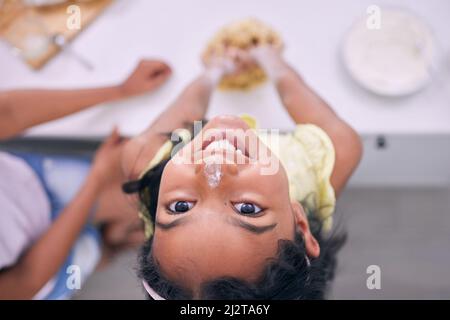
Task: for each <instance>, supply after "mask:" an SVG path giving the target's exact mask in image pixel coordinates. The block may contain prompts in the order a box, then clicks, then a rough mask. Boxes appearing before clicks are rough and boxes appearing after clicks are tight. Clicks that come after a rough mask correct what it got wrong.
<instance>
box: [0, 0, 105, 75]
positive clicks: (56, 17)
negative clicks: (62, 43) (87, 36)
mask: <svg viewBox="0 0 450 320" xmlns="http://www.w3.org/2000/svg"><path fill="white" fill-rule="evenodd" d="M4 1H5V2H4V5H3V6H2V7H1V8H0V37H1V38H3V39H4V40H6V41H7V42H9V43H10V44H11V45H12V47H13V48H16V50H17V52H19V53H21V57H22V58H23V59H24V60H25V62H26V63H27V64H28V65H30V66H31V67H32V68H34V69H40V68H41V67H43V66H44V65H45V64H46V63H47V62H48V61H49V60H50V59H51V58H52V57H54V56H55V55H56V54H57V53H58V52H59V51H60V48H59V47H58V46H57V45H55V44H53V43H51V42H50V40H49V39H50V38H51V36H52V35H54V34H61V35H63V36H64V37H65V39H66V41H67V42H69V41H71V40H72V39H73V38H75V37H76V36H77V35H78V34H79V33H80V32H82V31H83V30H85V29H86V28H87V27H88V25H89V24H90V23H91V22H92V21H94V20H95V18H97V17H98V16H99V15H100V14H101V13H102V12H103V11H104V10H105V9H106V7H107V6H109V5H110V4H111V3H112V1H113V0H91V1H75V0H73V1H67V2H65V3H63V4H59V5H53V6H48V7H26V6H24V5H22V4H21V2H20V1H17V0H4ZM73 4H76V5H78V6H79V7H80V10H81V18H80V20H81V28H80V29H69V28H68V27H67V19H68V18H69V17H70V13H68V12H67V8H68V6H70V5H73ZM30 38H34V39H33V40H34V41H35V42H34V45H33V46H30ZM36 38H39V39H41V40H42V39H47V41H48V42H46V41H44V43H46V44H45V45H42V41H40V45H39V48H40V49H39V50H38V51H36V50H35V51H34V53H33V54H29V51H30V50H28V54H26V53H25V54H24V52H26V50H25V48H30V47H32V48H36Z"/></svg>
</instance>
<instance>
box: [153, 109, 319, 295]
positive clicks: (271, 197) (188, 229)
mask: <svg viewBox="0 0 450 320" xmlns="http://www.w3.org/2000/svg"><path fill="white" fill-rule="evenodd" d="M220 140H226V141H227V142H225V141H221V142H218V141H220ZM252 144H253V145H252ZM274 165H275V166H274ZM269 166H270V169H268V167H269ZM274 168H276V170H274ZM296 227H300V229H301V230H300V231H302V232H303V235H304V237H305V240H306V245H307V250H308V253H309V254H310V255H311V256H316V255H318V250H319V249H318V245H317V242H315V239H314V238H313V237H312V235H311V234H310V232H309V227H308V225H307V219H306V218H305V216H304V214H303V210H302V208H301V206H300V205H298V204H297V203H291V200H290V198H289V185H288V179H287V176H286V173H285V171H284V169H283V167H282V166H281V164H280V163H279V160H278V159H277V158H276V156H275V155H274V154H273V153H272V152H271V151H270V150H269V149H268V148H267V147H266V146H265V145H264V144H263V143H262V142H260V140H259V139H258V138H257V136H256V134H255V133H254V132H253V131H252V130H249V127H248V125H247V124H246V123H245V122H244V121H242V120H241V119H240V118H237V117H231V116H221V117H216V118H214V119H212V120H211V121H210V122H208V124H207V125H206V126H205V127H204V128H203V129H202V131H201V132H200V133H199V134H198V135H197V136H196V137H195V138H194V139H193V140H192V141H191V142H190V143H189V144H187V145H186V146H185V147H183V148H182V149H181V150H180V151H179V152H178V153H177V154H176V155H175V156H174V157H173V158H172V160H170V161H169V162H168V164H167V165H166V167H165V169H164V172H163V176H162V178H161V185H160V191H159V199H158V207H157V213H156V222H155V234H154V239H153V255H154V257H155V259H156V260H157V261H158V262H159V264H160V267H161V269H162V271H163V273H164V274H165V276H166V277H168V278H169V279H171V280H173V281H176V282H178V283H181V284H182V285H184V286H186V287H188V288H191V289H192V290H194V292H195V290H196V289H198V286H199V285H200V284H201V283H202V282H204V281H208V280H212V279H215V278H218V277H222V276H232V277H237V278H240V279H244V280H247V281H255V280H257V278H258V277H259V276H260V275H261V273H262V271H263V268H264V266H265V265H266V263H267V259H268V258H271V257H274V256H275V255H276V253H277V249H278V240H281V239H287V240H293V239H294V231H295V229H296Z"/></svg>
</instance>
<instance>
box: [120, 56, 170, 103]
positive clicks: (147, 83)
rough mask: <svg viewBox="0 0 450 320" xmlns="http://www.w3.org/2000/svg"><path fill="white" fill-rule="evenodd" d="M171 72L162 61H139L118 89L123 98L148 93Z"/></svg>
mask: <svg viewBox="0 0 450 320" xmlns="http://www.w3.org/2000/svg"><path fill="white" fill-rule="evenodd" d="M171 73H172V70H171V69H170V67H169V66H168V65H167V64H165V63H164V62H162V61H158V60H141V61H140V62H139V64H138V65H137V67H136V68H135V69H134V71H133V72H132V73H131V75H130V76H129V77H128V79H126V80H125V82H123V83H122V84H121V85H120V87H121V91H122V93H123V94H124V95H125V96H134V95H139V94H143V93H145V92H150V91H153V90H155V89H156V88H158V87H159V86H160V85H162V84H163V83H164V82H165V81H166V80H167V79H168V78H169V76H170V75H171Z"/></svg>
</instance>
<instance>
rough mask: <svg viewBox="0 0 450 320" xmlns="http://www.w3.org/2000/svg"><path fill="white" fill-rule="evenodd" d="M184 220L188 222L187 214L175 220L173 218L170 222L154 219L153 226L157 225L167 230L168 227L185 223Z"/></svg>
mask: <svg viewBox="0 0 450 320" xmlns="http://www.w3.org/2000/svg"><path fill="white" fill-rule="evenodd" d="M186 220H187V221H186ZM186 222H189V216H188V217H182V218H179V219H176V220H174V221H172V222H169V223H162V222H160V221H156V222H155V226H156V227H158V228H161V229H163V230H169V229H172V228H175V227H176V226H179V225H182V224H186Z"/></svg>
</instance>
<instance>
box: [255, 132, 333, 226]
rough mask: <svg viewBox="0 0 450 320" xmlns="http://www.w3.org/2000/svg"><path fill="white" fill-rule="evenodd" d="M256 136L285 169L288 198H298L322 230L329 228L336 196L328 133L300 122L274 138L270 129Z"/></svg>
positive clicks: (331, 145) (331, 151)
mask: <svg viewBox="0 0 450 320" xmlns="http://www.w3.org/2000/svg"><path fill="white" fill-rule="evenodd" d="M258 136H259V138H260V139H261V141H262V142H264V143H265V144H266V145H267V146H268V147H269V148H270V149H271V150H272V152H273V153H275V155H276V156H277V157H278V158H279V159H280V161H281V163H282V165H283V167H284V169H285V170H286V173H287V176H288V180H289V194H290V197H291V199H294V200H297V201H299V202H300V203H301V204H302V206H303V208H304V209H305V211H306V213H307V214H314V215H316V216H317V218H319V220H320V221H321V222H322V223H323V231H325V232H327V231H330V229H331V227H332V223H333V221H332V214H333V211H334V208H335V205H336V197H335V194H334V189H333V187H332V186H331V183H330V176H331V173H332V171H333V167H334V158H335V154H334V147H333V144H332V142H331V140H330V138H329V137H328V135H327V134H326V133H325V132H324V131H323V130H322V129H320V128H319V127H317V126H315V125H312V124H300V125H297V126H296V128H295V130H294V131H293V132H291V133H286V134H279V136H278V139H275V140H272V139H270V133H263V134H258ZM273 141H276V142H277V143H273Z"/></svg>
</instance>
